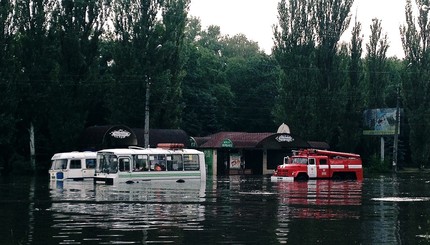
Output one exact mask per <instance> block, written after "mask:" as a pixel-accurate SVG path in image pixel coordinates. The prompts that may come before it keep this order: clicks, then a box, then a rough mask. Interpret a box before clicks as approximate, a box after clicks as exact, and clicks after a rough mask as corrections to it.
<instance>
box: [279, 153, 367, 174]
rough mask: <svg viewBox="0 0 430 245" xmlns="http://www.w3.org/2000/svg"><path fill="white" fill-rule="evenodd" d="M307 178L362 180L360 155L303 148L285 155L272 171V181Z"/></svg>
mask: <svg viewBox="0 0 430 245" xmlns="http://www.w3.org/2000/svg"><path fill="white" fill-rule="evenodd" d="M308 179H353V180H363V168H362V162H361V157H360V155H358V154H353V153H345V152H336V151H326V150H317V149H305V150H300V151H297V152H294V154H293V156H292V157H291V158H288V157H286V158H285V159H284V164H282V165H279V166H278V167H277V169H276V171H275V172H274V173H273V175H272V177H271V180H272V181H293V180H308Z"/></svg>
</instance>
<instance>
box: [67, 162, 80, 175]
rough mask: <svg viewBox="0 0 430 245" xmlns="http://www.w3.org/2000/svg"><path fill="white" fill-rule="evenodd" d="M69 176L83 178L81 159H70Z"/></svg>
mask: <svg viewBox="0 0 430 245" xmlns="http://www.w3.org/2000/svg"><path fill="white" fill-rule="evenodd" d="M67 174H68V175H67V177H68V178H71V179H73V178H83V176H82V162H81V159H72V160H70V161H69V170H68V173H67Z"/></svg>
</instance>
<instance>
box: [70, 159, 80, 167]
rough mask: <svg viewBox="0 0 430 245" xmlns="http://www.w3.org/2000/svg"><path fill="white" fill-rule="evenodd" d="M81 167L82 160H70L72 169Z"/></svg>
mask: <svg viewBox="0 0 430 245" xmlns="http://www.w3.org/2000/svg"><path fill="white" fill-rule="evenodd" d="M80 168H81V160H80V159H79V160H70V169H80Z"/></svg>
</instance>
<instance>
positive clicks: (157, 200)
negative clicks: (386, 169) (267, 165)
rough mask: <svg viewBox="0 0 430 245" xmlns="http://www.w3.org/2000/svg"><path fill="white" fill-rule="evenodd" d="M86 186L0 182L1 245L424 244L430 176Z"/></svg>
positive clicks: (429, 230) (238, 178) (225, 179)
mask: <svg viewBox="0 0 430 245" xmlns="http://www.w3.org/2000/svg"><path fill="white" fill-rule="evenodd" d="M194 184H195V185H193V184H192V183H189V185H184V184H183V183H176V182H160V183H155V182H151V183H149V182H142V183H136V184H131V185H127V184H124V185H118V186H106V185H94V184H93V183H92V182H91V181H88V182H85V181H84V182H73V181H70V182H67V181H66V182H64V183H62V182H49V179H48V178H45V179H43V178H42V179H37V178H36V179H34V178H19V179H18V178H16V179H13V178H11V179H6V178H1V176H0V193H1V194H2V196H1V198H0V221H2V222H0V239H1V240H0V241H1V242H0V243H1V244H118V243H119V244H148V243H161V244H166V243H174V244H192V243H194V244H204V243H210V244H225V243H228V244H280V243H287V244H348V243H353V244H428V243H429V241H430V238H429V236H428V234H430V218H429V216H428V214H429V213H430V205H429V202H430V195H429V193H430V175H428V174H398V175H396V176H391V175H385V176H374V177H368V178H366V179H365V180H363V181H362V182H348V181H339V182H335V181H327V180H326V181H309V182H293V183H286V182H276V183H273V182H271V181H270V178H267V177H264V176H229V177H222V178H218V179H212V180H208V181H207V182H206V183H202V184H200V183H194Z"/></svg>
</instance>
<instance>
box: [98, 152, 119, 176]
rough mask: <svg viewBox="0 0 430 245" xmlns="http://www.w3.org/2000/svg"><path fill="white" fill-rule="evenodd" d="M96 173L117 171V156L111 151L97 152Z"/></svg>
mask: <svg viewBox="0 0 430 245" xmlns="http://www.w3.org/2000/svg"><path fill="white" fill-rule="evenodd" d="M96 172H97V173H108V174H109V173H116V172H118V157H117V156H116V155H114V154H111V153H103V154H97V169H96Z"/></svg>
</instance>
